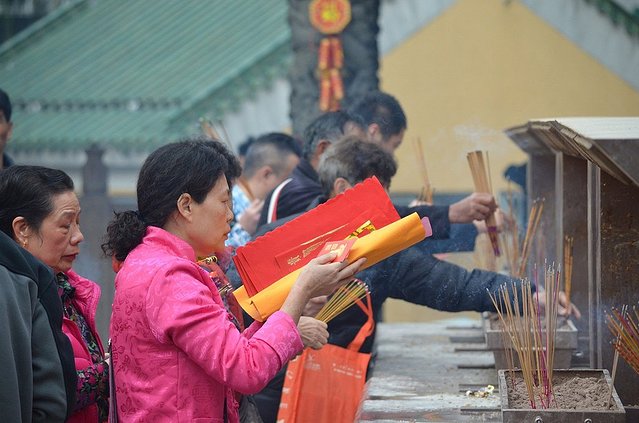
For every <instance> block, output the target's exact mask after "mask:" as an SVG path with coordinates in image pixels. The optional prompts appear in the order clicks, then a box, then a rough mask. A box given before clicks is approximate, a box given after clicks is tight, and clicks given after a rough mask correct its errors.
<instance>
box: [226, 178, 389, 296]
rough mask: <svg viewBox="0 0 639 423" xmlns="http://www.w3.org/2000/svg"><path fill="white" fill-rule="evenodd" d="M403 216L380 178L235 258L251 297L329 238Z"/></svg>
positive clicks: (297, 265) (246, 248)
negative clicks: (398, 212) (399, 213)
mask: <svg viewBox="0 0 639 423" xmlns="http://www.w3.org/2000/svg"><path fill="white" fill-rule="evenodd" d="M398 219H399V215H398V214H397V211H396V210H395V207H394V206H393V203H392V202H391V200H390V198H389V197H388V194H387V193H386V191H385V190H384V188H383V187H382V186H381V184H380V183H379V181H378V180H377V178H375V177H372V178H368V179H366V180H365V181H363V182H361V183H359V184H357V185H355V186H354V187H353V188H351V189H348V190H346V191H345V192H343V193H342V194H340V195H338V196H336V197H334V198H332V199H331V200H329V201H327V202H326V203H324V204H321V205H319V206H317V207H316V208H314V209H313V210H310V211H308V212H306V213H304V214H302V215H300V216H299V217H297V218H295V219H293V220H291V221H289V222H287V223H285V224H284V225H282V226H280V227H278V228H276V229H274V230H273V231H271V232H269V233H267V234H265V235H264V236H261V237H259V238H257V239H255V240H254V241H252V242H249V243H248V244H246V245H245V246H243V247H239V248H238V249H237V250H236V255H235V257H233V261H234V262H235V266H236V267H237V270H238V273H239V274H240V277H241V278H242V281H243V283H244V287H245V289H246V292H247V293H248V295H249V296H253V295H255V294H256V293H258V292H260V291H261V290H263V289H264V288H266V287H268V286H269V285H271V284H272V283H274V282H276V281H277V280H279V279H281V278H282V277H284V276H286V275H288V274H289V273H291V272H292V271H294V270H296V269H299V268H300V267H302V266H304V265H305V264H307V263H308V262H309V261H310V260H311V259H312V258H314V257H316V256H317V252H318V251H319V249H320V248H321V247H322V246H323V245H324V244H325V243H326V242H327V241H338V240H343V239H345V238H347V237H348V236H350V235H353V236H358V235H359V236H363V235H365V234H367V233H368V232H370V230H371V229H372V228H375V229H380V228H382V227H384V226H386V225H388V224H390V223H392V222H394V221H396V220H398Z"/></svg>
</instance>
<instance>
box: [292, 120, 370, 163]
mask: <svg viewBox="0 0 639 423" xmlns="http://www.w3.org/2000/svg"><path fill="white" fill-rule="evenodd" d="M349 122H351V123H353V124H355V125H357V126H359V127H361V128H362V129H363V128H364V127H365V125H364V122H362V121H361V119H358V118H357V117H355V116H352V115H351V114H350V113H348V112H346V111H345V110H338V111H335V112H326V113H324V114H322V115H320V116H318V117H317V118H316V119H315V120H314V121H313V122H311V123H310V124H309V125H308V126H307V127H306V129H304V149H303V154H304V158H305V159H306V160H310V159H311V158H312V157H313V153H314V152H315V149H316V148H317V145H318V144H319V142H320V141H321V140H328V141H330V142H337V141H338V140H339V139H341V138H342V137H344V131H345V129H346V124H347V123H349Z"/></svg>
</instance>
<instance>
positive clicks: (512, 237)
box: [499, 182, 519, 274]
mask: <svg viewBox="0 0 639 423" xmlns="http://www.w3.org/2000/svg"><path fill="white" fill-rule="evenodd" d="M514 210H515V208H514V206H513V193H512V186H511V184H510V182H508V213H507V214H508V220H509V221H510V227H509V228H508V229H507V230H505V231H502V232H500V234H499V235H500V240H501V244H500V245H501V246H502V249H503V250H504V256H505V258H506V263H507V265H508V269H509V271H510V273H511V274H515V271H516V270H515V269H519V227H518V225H517V219H516V218H515V212H514Z"/></svg>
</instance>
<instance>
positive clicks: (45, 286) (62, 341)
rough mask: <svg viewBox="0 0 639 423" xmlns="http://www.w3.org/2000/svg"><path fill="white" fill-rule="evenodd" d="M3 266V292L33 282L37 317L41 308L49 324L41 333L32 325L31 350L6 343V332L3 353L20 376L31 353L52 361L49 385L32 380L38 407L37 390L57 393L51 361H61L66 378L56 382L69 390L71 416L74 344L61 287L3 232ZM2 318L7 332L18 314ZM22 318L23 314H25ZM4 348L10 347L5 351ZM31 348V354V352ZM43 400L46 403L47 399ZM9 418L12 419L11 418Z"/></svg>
mask: <svg viewBox="0 0 639 423" xmlns="http://www.w3.org/2000/svg"><path fill="white" fill-rule="evenodd" d="M0 269H1V270H2V276H3V277H2V279H3V280H2V281H0V282H1V283H2V286H3V291H4V293H3V294H2V295H6V293H7V292H12V293H16V294H17V293H19V292H24V285H26V286H29V285H33V286H34V292H33V293H34V294H35V295H36V296H37V298H36V299H37V303H38V304H35V303H34V304H32V307H33V312H34V318H36V317H37V316H36V315H37V313H38V310H42V311H43V312H44V314H43V315H42V317H43V318H45V319H46V321H45V322H44V323H45V324H46V326H48V327H45V328H44V329H45V330H48V331H46V332H42V327H41V326H40V327H39V328H40V329H38V330H40V332H37V331H36V330H35V328H36V327H38V326H33V329H32V332H31V334H30V335H31V336H33V339H32V348H27V349H28V350H29V351H25V350H22V349H21V348H19V347H18V346H17V344H13V345H11V347H9V345H8V343H7V344H4V342H5V341H4V340H5V339H12V338H9V336H12V334H4V335H3V349H2V352H3V356H4V355H5V354H7V355H12V356H13V364H11V365H12V366H14V367H16V370H15V371H16V372H17V373H16V374H17V375H18V376H20V375H21V373H22V371H20V370H19V369H18V368H19V367H20V366H23V367H24V366H29V367H30V366H31V360H33V359H34V358H33V357H32V354H33V355H34V356H35V355H36V354H41V355H42V356H41V357H40V358H39V359H42V360H45V361H49V365H50V366H52V368H51V371H50V372H49V375H48V380H49V385H48V386H49V388H46V387H45V386H43V385H42V382H39V381H38V380H33V389H34V392H33V393H34V397H33V401H34V407H36V406H37V405H36V404H35V402H36V400H37V399H38V398H36V395H39V394H38V392H37V391H38V390H40V391H42V390H43V388H44V389H45V390H44V391H43V392H40V394H42V396H43V397H46V396H47V395H49V394H51V395H53V394H54V393H55V392H54V391H55V388H56V387H55V386H54V385H55V384H56V381H55V378H51V377H50V376H51V372H54V371H55V369H53V367H54V364H51V363H58V364H57V365H58V366H61V369H60V370H61V372H60V375H59V376H60V377H61V378H63V379H62V380H58V381H57V382H58V383H59V384H60V385H61V388H62V389H63V393H66V398H65V399H64V400H65V401H66V403H65V405H66V415H67V416H69V415H70V414H71V411H72V409H73V406H74V405H75V391H76V383H77V375H76V370H75V363H74V356H73V350H72V348H71V343H70V342H69V339H68V338H67V337H66V335H64V333H62V302H61V301H60V297H59V295H58V288H57V284H56V282H55V278H54V275H53V272H52V271H51V270H50V269H49V268H48V267H47V266H46V265H44V264H43V263H41V262H40V261H39V260H37V259H36V258H35V257H33V256H32V255H31V254H29V252H28V251H26V250H24V249H22V248H20V247H19V246H18V244H17V243H16V242H15V241H13V240H12V239H11V238H9V237H8V236H7V235H6V234H4V233H2V232H0ZM18 285H20V286H22V288H20V289H18V290H16V289H14V288H13V287H16V286H18ZM8 290H9V291H8ZM16 301H22V299H16ZM2 317H3V318H4V319H6V320H7V321H8V322H9V323H6V322H5V323H3V324H2V326H4V327H2V328H0V331H2V332H4V331H8V330H10V329H11V328H13V327H14V326H12V325H11V323H12V322H13V319H15V318H18V317H19V316H15V314H11V313H7V314H6V315H4V316H2ZM20 317H24V315H22V316H20ZM27 323H28V322H27ZM23 335H24V333H23ZM12 340H14V339H12ZM49 341H53V344H52V345H51V347H53V349H52V350H47V348H48V345H47V342H49ZM16 342H17V340H16ZM30 342H31V341H30ZM4 347H9V348H7V349H6V350H5V348H4ZM16 349H19V350H20V351H16ZM31 349H32V354H31V353H29V352H30V350H31ZM47 351H48V352H47ZM27 353H29V354H27ZM46 354H49V357H47V356H46ZM50 354H55V356H53V357H50ZM4 358H5V357H3V359H2V366H3V367H4V368H5V369H8V367H5V366H9V363H8V361H5V360H4ZM48 359H50V360H48ZM33 367H34V375H33V377H34V378H36V377H37V375H36V374H35V370H36V367H38V366H33ZM25 368H26V367H25ZM40 370H42V369H40ZM6 383H8V382H7V381H3V382H2V384H6ZM41 399H43V401H45V402H46V398H41ZM4 400H5V398H2V399H0V403H1V402H4ZM5 405H6V404H5ZM5 405H1V406H0V413H3V412H2V409H3V408H4V406H5ZM34 413H35V414H34V415H33V421H36V420H37V419H38V411H37V410H35V408H34ZM41 417H43V418H44V421H55V419H53V418H52V417H51V416H49V417H46V416H41ZM2 418H3V420H4V419H5V418H9V416H7V415H6V413H3V415H2ZM9 420H11V419H10V418H9ZM9 420H7V421H9ZM29 421H30V419H29Z"/></svg>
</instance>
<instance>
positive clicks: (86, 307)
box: [62, 270, 104, 423]
mask: <svg viewBox="0 0 639 423" xmlns="http://www.w3.org/2000/svg"><path fill="white" fill-rule="evenodd" d="M66 275H67V276H68V277H69V283H70V284H71V286H73V287H74V288H75V295H74V299H73V304H74V306H75V308H76V309H77V310H78V312H79V313H80V314H82V316H83V317H84V319H85V320H86V322H87V324H88V325H89V327H90V328H91V332H93V336H95V339H96V340H97V342H98V346H99V347H100V351H102V354H104V348H103V347H102V342H101V341H100V336H99V335H98V331H97V329H96V327H95V313H96V311H97V309H98V302H99V301H100V287H99V286H98V284H97V283H95V282H93V281H91V280H89V279H86V278H84V277H82V276H80V275H78V274H77V273H75V272H74V271H73V270H69V271H68V272H66ZM62 331H63V332H64V334H65V335H67V337H68V338H69V340H70V341H71V346H72V347H73V355H74V358H75V368H76V370H83V369H86V368H87V367H89V366H91V365H92V364H93V362H92V360H91V354H90V353H89V348H88V347H87V344H86V343H85V342H84V338H82V334H81V333H80V329H78V325H76V324H75V322H72V321H71V320H69V319H67V318H66V317H65V318H64V319H63V320H62ZM81 422H84V423H97V422H98V407H97V406H96V405H95V404H90V405H88V406H86V407H84V408H82V409H80V410H78V411H76V412H75V413H73V414H72V415H71V416H70V417H69V419H68V420H67V423H81Z"/></svg>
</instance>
